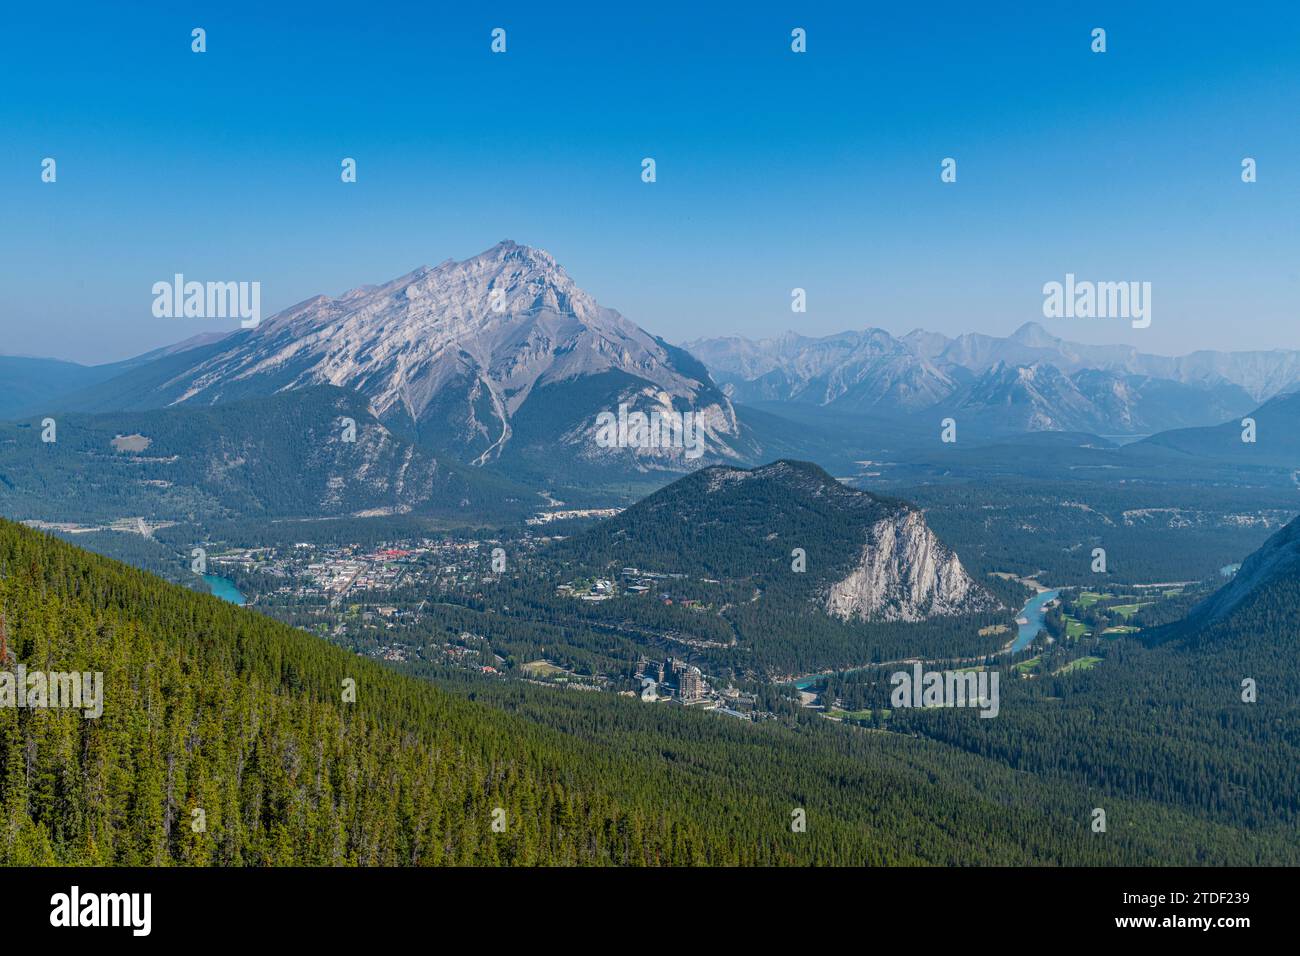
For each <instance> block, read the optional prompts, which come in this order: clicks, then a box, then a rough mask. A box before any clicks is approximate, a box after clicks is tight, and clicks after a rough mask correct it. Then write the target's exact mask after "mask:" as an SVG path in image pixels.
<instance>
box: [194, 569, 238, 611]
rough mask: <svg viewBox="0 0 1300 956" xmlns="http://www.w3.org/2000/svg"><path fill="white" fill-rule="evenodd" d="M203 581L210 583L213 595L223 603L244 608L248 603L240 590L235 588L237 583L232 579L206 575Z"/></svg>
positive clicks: (217, 575)
mask: <svg viewBox="0 0 1300 956" xmlns="http://www.w3.org/2000/svg"><path fill="white" fill-rule="evenodd" d="M203 580H204V581H207V582H208V587H210V588H212V593H213V594H214V595H216V596H217V597H219V598H221V600H223V601H229V602H230V603H231V604H238V605H239V606H240V607H243V606H244V605H245V604H247V603H248V601H247V600H246V599H245V598H244V594H243V592H242V591H240V590H239V588H237V587H235V582H234V581H232V580H230V578H223V577H222V576H221V575H219V574H205V575H203Z"/></svg>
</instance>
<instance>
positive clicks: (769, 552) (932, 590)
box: [557, 460, 998, 622]
mask: <svg viewBox="0 0 1300 956" xmlns="http://www.w3.org/2000/svg"><path fill="white" fill-rule="evenodd" d="M796 549H797V550H798V551H801V552H802V554H803V558H802V567H801V568H799V567H798V562H799V561H800V558H799V557H798V555H797V553H796ZM557 553H558V554H559V555H561V556H566V555H567V556H571V557H577V558H580V559H581V560H582V561H583V562H585V563H588V564H593V565H607V566H628V565H630V566H634V567H637V568H641V569H646V568H649V569H654V570H658V571H668V572H673V573H686V574H700V575H706V576H708V577H710V578H717V579H720V580H722V581H724V582H737V581H743V582H752V584H753V586H756V587H758V588H759V589H760V591H761V592H762V599H763V600H764V601H767V602H769V603H771V602H777V603H781V602H785V601H790V602H794V603H796V604H800V605H802V606H803V609H804V610H805V611H807V610H809V609H810V608H816V609H818V610H820V611H821V612H822V613H823V614H825V615H827V616H829V617H832V618H836V619H838V620H841V621H902V622H914V621H921V620H926V619H929V618H932V617H943V616H951V615H964V614H975V613H979V612H982V611H989V610H992V609H994V608H996V607H997V606H998V602H997V600H996V599H995V598H994V597H993V596H992V595H991V594H989V593H988V592H987V591H986V590H985V589H984V588H982V587H981V586H979V585H978V584H976V583H975V582H974V581H973V580H972V579H971V577H970V576H969V575H968V574H967V573H966V571H965V569H964V568H963V567H962V565H961V561H960V559H958V557H957V555H956V554H954V553H953V552H952V551H951V550H950V549H948V548H947V547H946V546H945V545H944V544H943V543H942V542H940V541H939V540H938V538H937V537H936V536H935V535H934V533H933V532H932V531H931V530H930V529H929V527H928V526H927V525H926V523H925V517H924V515H923V514H922V513H921V512H920V511H918V510H916V509H915V508H913V507H912V506H910V505H908V504H907V503H906V502H903V501H898V500H894V499H889V498H883V497H880V496H877V495H873V494H870V493H868V492H865V491H857V490H855V489H852V488H849V487H847V486H845V485H843V484H841V483H840V482H838V481H836V480H835V479H834V478H832V477H831V476H830V475H828V474H827V473H826V472H824V471H823V470H822V469H820V468H818V467H817V466H816V465H813V464H809V463H807V462H797V461H785V460H782V461H777V462H774V463H772V464H770V465H764V466H761V467H758V468H755V469H752V470H745V469H741V468H729V467H725V466H715V467H710V468H706V469H703V470H701V471H698V472H695V473H693V474H691V475H688V476H686V477H684V478H680V479H678V480H677V481H675V482H674V483H673V484H671V485H669V486H667V487H666V488H662V489H660V490H659V491H657V492H656V493H654V494H653V495H650V496H649V497H648V498H645V499H644V500H642V501H640V502H638V503H636V504H635V505H633V506H632V507H630V508H628V509H627V510H626V511H624V512H623V513H622V514H620V515H618V516H616V517H614V518H610V519H607V520H605V521H603V522H601V523H600V524H599V525H597V526H596V527H595V528H593V529H591V530H589V531H587V532H585V533H583V534H581V535H579V536H577V537H576V538H575V539H573V540H572V541H569V542H566V543H565V544H564V545H563V546H562V547H561V548H560V549H558V551H557Z"/></svg>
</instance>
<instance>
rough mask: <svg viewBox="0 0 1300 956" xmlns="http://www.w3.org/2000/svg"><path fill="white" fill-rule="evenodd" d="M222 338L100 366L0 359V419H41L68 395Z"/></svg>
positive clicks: (205, 337)
mask: <svg viewBox="0 0 1300 956" xmlns="http://www.w3.org/2000/svg"><path fill="white" fill-rule="evenodd" d="M222 338H225V335H224V334H223V333H216V332H209V333H204V334H202V335H196V336H194V337H192V338H189V339H186V340H185V341H183V342H177V343H176V344H175V345H168V346H164V347H163V348H159V349H154V350H153V351H150V352H146V353H144V354H143V355H137V356H135V357H134V358H129V359H125V360H123V361H121V362H109V363H106V364H103V365H79V364H77V363H76V362H63V361H60V360H58V359H47V358H27V357H25V356H15V355H0V386H2V387H0V419H6V418H20V417H23V416H28V417H30V416H34V415H44V414H46V413H48V412H51V411H53V410H54V408H55V407H56V406H57V407H63V406H64V400H65V399H66V397H67V396H68V395H70V394H78V393H81V392H84V391H86V390H88V389H91V388H93V387H94V386H95V385H97V384H98V383H100V382H106V381H109V380H110V379H113V378H116V377H117V376H119V375H122V374H123V373H125V372H128V371H130V370H131V369H133V368H137V367H139V366H141V365H145V364H147V363H149V362H152V361H154V360H156V359H160V358H164V357H165V356H168V355H175V354H178V353H180V352H186V351H189V350H190V349H195V348H199V347H200V346H203V345H207V344H210V343H212V342H217V341H220V340H221V339H222Z"/></svg>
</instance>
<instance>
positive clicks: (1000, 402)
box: [683, 322, 1300, 435]
mask: <svg viewBox="0 0 1300 956" xmlns="http://www.w3.org/2000/svg"><path fill="white" fill-rule="evenodd" d="M683 347H684V348H685V349H687V350H688V351H690V352H691V353H692V354H693V355H696V356H698V357H699V358H700V360H701V361H703V362H704V364H705V365H706V367H707V368H708V369H709V371H710V372H711V373H712V374H713V376H714V378H715V380H716V381H717V382H718V383H719V384H720V385H721V386H722V388H723V391H725V392H726V393H727V394H728V395H729V396H730V397H731V398H732V399H733V400H735V401H737V402H742V403H782V402H784V403H799V404H811V405H816V406H822V407H827V408H831V409H836V410H841V411H853V412H867V413H891V414H892V413H904V414H907V413H919V412H922V411H942V412H944V413H945V414H947V413H953V414H956V413H959V412H960V413H963V415H964V417H965V418H967V419H968V420H974V422H975V423H977V424H979V425H981V426H983V428H984V429H985V430H986V431H991V432H995V433H1013V432H1017V431H1084V432H1096V433H1100V434H1114V435H1142V434H1150V433H1152V432H1156V431H1162V430H1165V429H1170V428H1184V427H1191V426H1197V425H1209V424H1217V423H1219V422H1221V421H1223V420H1225V419H1228V418H1231V417H1233V416H1237V415H1240V414H1243V413H1245V412H1247V411H1249V410H1251V409H1252V408H1254V407H1255V406H1256V405H1258V404H1259V403H1260V402H1261V401H1263V400H1266V399H1269V398H1272V397H1273V396H1275V395H1278V394H1280V393H1282V392H1286V391H1289V390H1293V389H1295V388H1297V387H1300V352H1296V351H1282V350H1277V351H1270V352H1209V351H1202V352H1193V353H1191V354H1190V355H1186V356H1182V357H1178V358H1169V357H1165V356H1156V355H1147V354H1144V353H1141V352H1138V351H1137V350H1136V349H1134V348H1132V347H1130V346H1118V345H1108V346H1092V345H1080V344H1077V343H1072V342H1067V341H1065V340H1064V339H1060V338H1057V337H1055V336H1053V335H1051V334H1050V333H1048V332H1047V331H1046V330H1045V329H1044V328H1043V327H1042V326H1041V325H1038V324H1037V323H1033V322H1030V323H1027V324H1025V325H1024V326H1022V327H1021V328H1020V329H1018V330H1017V331H1016V332H1015V333H1014V334H1012V335H1010V336H1008V337H1006V338H999V337H996V336H990V335H982V334H978V333H970V334H966V335H961V336H958V337H956V338H948V337H947V336H944V335H939V334H937V333H933V332H924V331H915V332H911V333H909V334H908V335H905V336H903V337H901V338H896V337H894V336H892V335H890V333H888V332H886V331H884V330H882V329H867V330H865V331H862V332H844V333H841V334H838V335H830V336H825V337H822V338H809V337H805V336H801V335H797V334H795V333H793V332H791V333H786V334H785V335H782V336H779V337H777V338H772V339H762V340H757V341H754V340H749V339H744V338H716V339H699V340H696V341H693V342H688V343H686V344H685V345H684V346H683ZM768 407H769V408H770V407H771V406H770V405H768Z"/></svg>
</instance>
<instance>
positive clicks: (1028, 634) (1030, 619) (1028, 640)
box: [1011, 591, 1061, 654]
mask: <svg viewBox="0 0 1300 956" xmlns="http://www.w3.org/2000/svg"><path fill="white" fill-rule="evenodd" d="M1060 593H1061V592H1060V591H1039V592H1038V593H1037V594H1035V595H1034V596H1033V597H1031V598H1030V599H1029V603H1028V604H1026V605H1025V606H1024V607H1023V608H1021V609H1020V613H1019V614H1017V615H1016V620H1020V619H1021V618H1024V619H1025V623H1024V624H1021V625H1020V631H1019V633H1017V634H1016V639H1015V640H1014V641H1013V642H1012V643H1011V653H1012V654H1015V653H1017V652H1019V651H1023V650H1024V649H1025V648H1026V647H1028V646H1029V645H1030V644H1032V643H1033V641H1034V638H1036V637H1037V636H1038V632H1039V631H1041V630H1042V629H1043V618H1045V617H1046V616H1047V615H1046V612H1044V611H1043V605H1044V604H1046V603H1047V602H1049V601H1054V600H1055V599H1056V596H1057V595H1058V594H1060Z"/></svg>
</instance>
